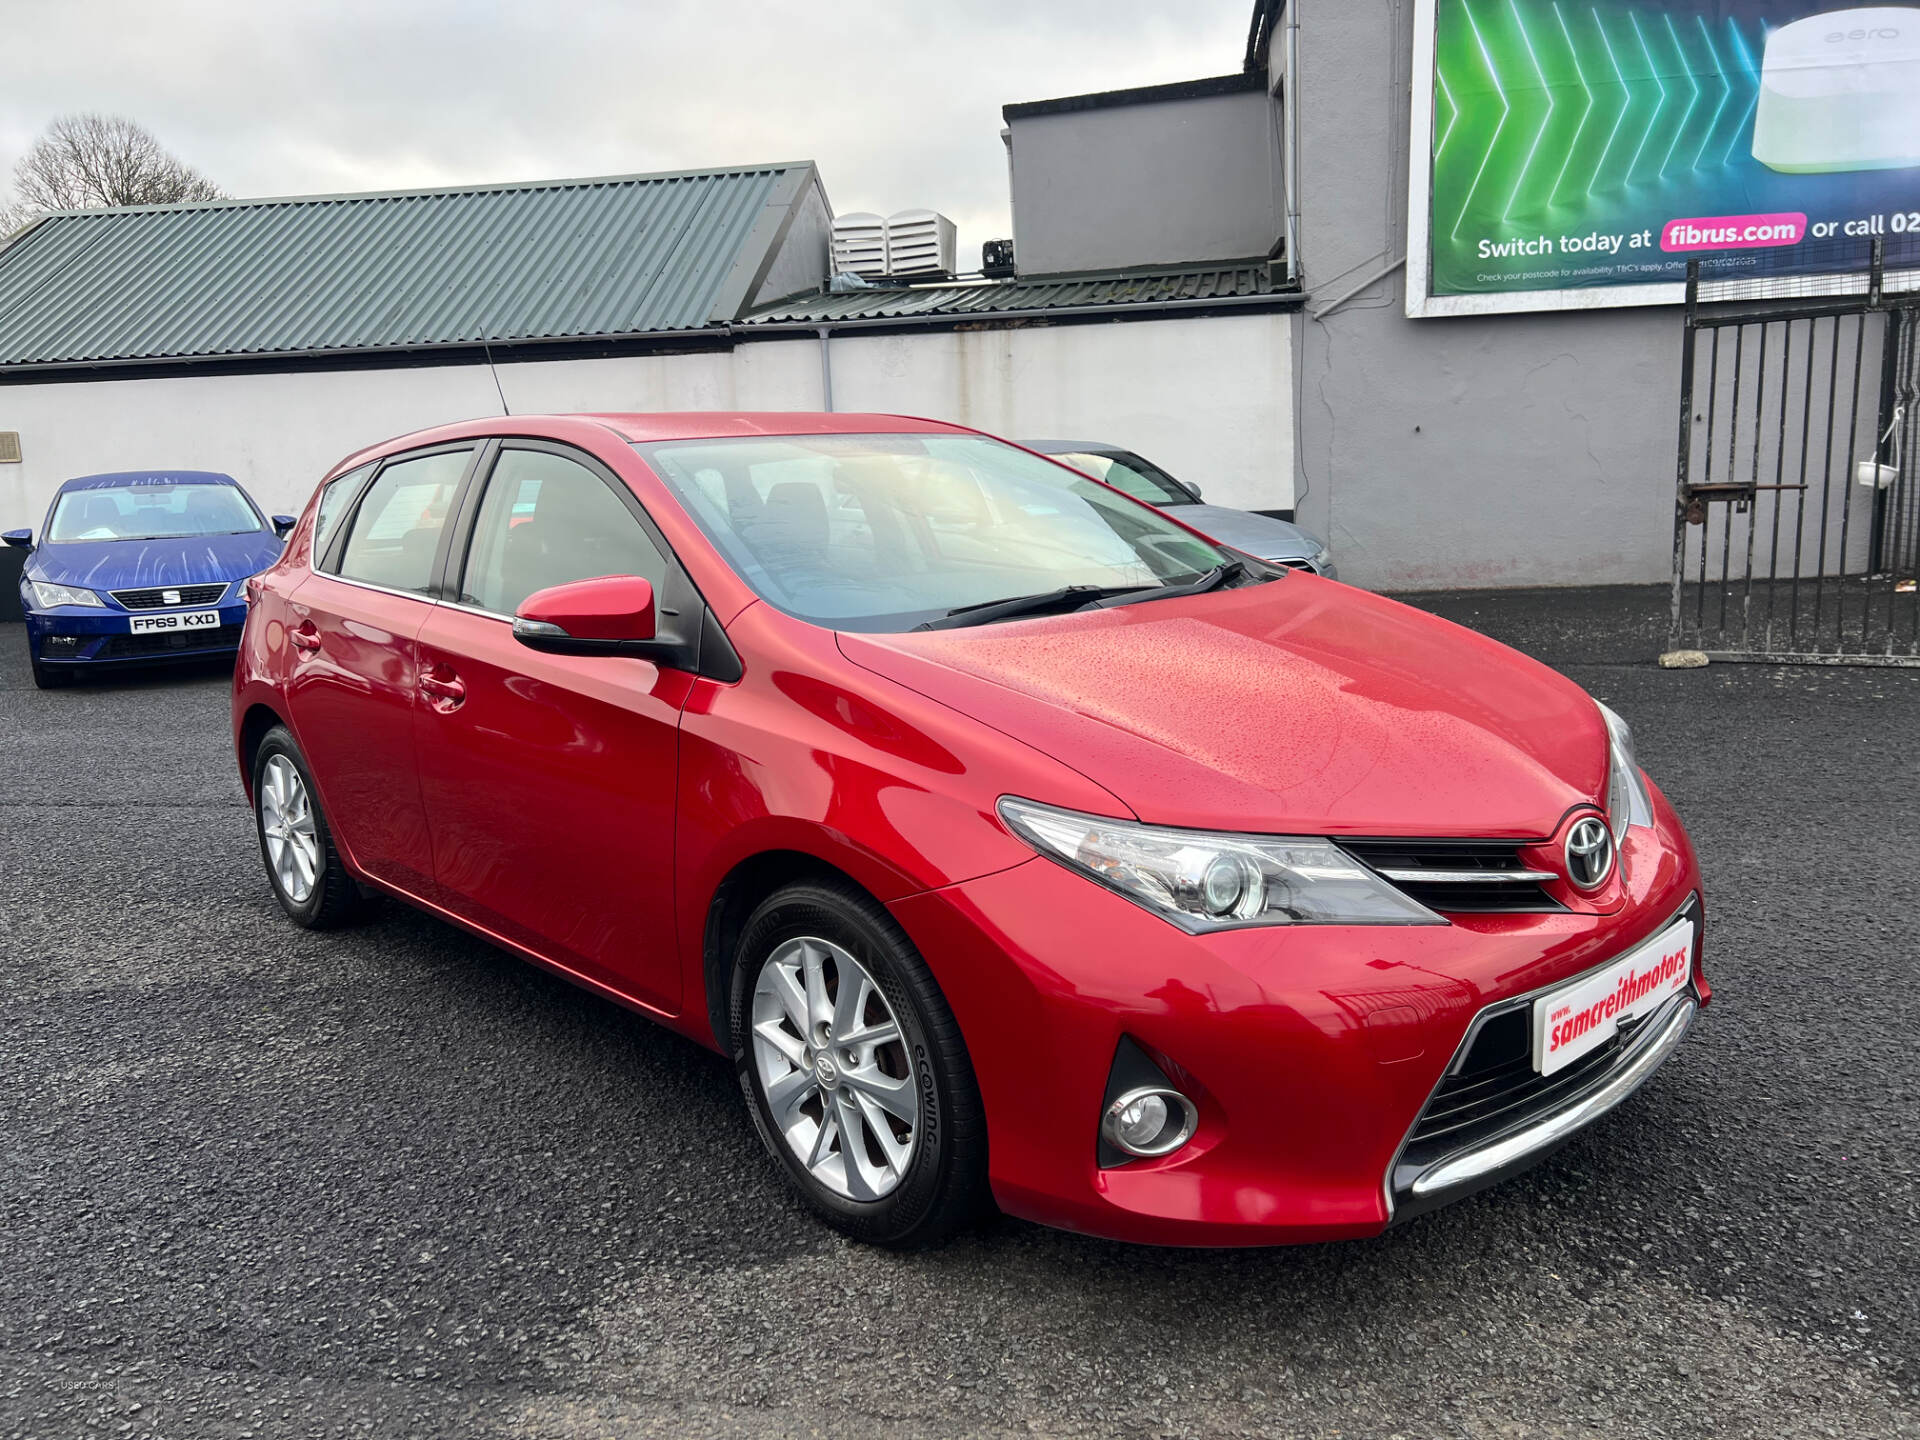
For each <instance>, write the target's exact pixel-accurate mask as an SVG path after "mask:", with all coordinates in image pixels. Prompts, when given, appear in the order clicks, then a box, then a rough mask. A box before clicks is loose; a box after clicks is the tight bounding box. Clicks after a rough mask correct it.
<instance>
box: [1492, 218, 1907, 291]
mask: <svg viewBox="0 0 1920 1440" xmlns="http://www.w3.org/2000/svg"><path fill="white" fill-rule="evenodd" d="M1906 234H1920V210H1896V211H1894V212H1892V213H1891V214H1886V213H1882V214H1874V215H1860V216H1853V217H1851V218H1846V219H1839V220H1813V221H1809V220H1808V218H1807V216H1806V215H1804V214H1801V213H1799V212H1797V211H1795V212H1792V213H1777V214H1768V215H1716V216H1696V217H1688V218H1683V219H1677V220H1669V221H1667V222H1666V223H1665V224H1664V225H1662V226H1660V227H1659V228H1658V229H1655V228H1652V227H1648V228H1645V229H1640V230H1633V231H1626V232H1616V233H1607V232H1604V231H1598V230H1594V231H1588V232H1586V233H1583V234H1560V235H1552V234H1538V235H1527V236H1516V237H1512V238H1509V239H1503V240H1494V239H1491V238H1488V237H1485V236H1483V237H1481V239H1480V240H1479V242H1478V244H1477V246H1476V251H1477V253H1478V255H1479V258H1480V259H1481V260H1483V261H1499V260H1508V259H1514V260H1518V259H1534V258H1541V259H1544V258H1546V257H1549V256H1551V257H1555V258H1564V259H1565V260H1567V261H1569V262H1572V263H1570V264H1566V265H1559V266H1553V267H1542V268H1537V269H1533V270H1519V269H1517V268H1503V269H1499V270H1496V271H1492V272H1490V273H1487V274H1483V275H1482V276H1480V277H1479V278H1480V279H1481V280H1483V281H1492V280H1502V279H1506V280H1511V279H1515V278H1545V277H1549V276H1554V275H1581V276H1594V277H1598V276H1605V275H1622V274H1635V273H1645V274H1656V275H1664V274H1671V273H1673V272H1675V271H1676V270H1678V269H1679V268H1680V267H1681V266H1682V264H1683V263H1684V262H1683V260H1681V259H1671V260H1669V259H1662V258H1661V257H1662V256H1663V255H1672V256H1685V255H1687V254H1688V253H1689V252H1694V251H1716V252H1724V251H1728V250H1734V251H1738V250H1759V249H1772V248H1776V247H1779V246H1785V245H1798V244H1800V243H1801V242H1802V241H1803V240H1808V239H1813V240H1826V239H1831V238H1833V237H1835V236H1847V237H1853V238H1860V239H1869V238H1871V237H1873V236H1876V235H1906ZM1608 260H1614V261H1617V262H1618V263H1615V264H1607V263H1604V262H1606V261H1608ZM1588 261H1593V262H1597V263H1592V264H1589V263H1585V262H1588ZM1710 263H1711V264H1712V265H1713V267H1714V268H1716V269H1728V268H1737V267H1739V266H1740V265H1741V264H1742V263H1743V261H1742V258H1741V257H1740V256H1738V255H1726V254H1717V255H1716V256H1715V257H1714V259H1713V260H1712V261H1711V262H1710ZM1744 263H1746V264H1751V263H1752V262H1751V261H1750V260H1748V261H1746V262H1744Z"/></svg>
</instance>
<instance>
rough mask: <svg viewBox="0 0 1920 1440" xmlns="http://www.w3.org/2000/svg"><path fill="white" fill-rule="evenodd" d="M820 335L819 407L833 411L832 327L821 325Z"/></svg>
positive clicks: (829, 411) (828, 411) (830, 412)
mask: <svg viewBox="0 0 1920 1440" xmlns="http://www.w3.org/2000/svg"><path fill="white" fill-rule="evenodd" d="M818 333H819V336H820V408H821V409H822V410H825V411H826V412H827V413H828V414H829V415H831V414H832V413H833V327H832V326H831V325H822V326H821V327H820V329H819V331H818Z"/></svg>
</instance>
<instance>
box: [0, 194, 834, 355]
mask: <svg viewBox="0 0 1920 1440" xmlns="http://www.w3.org/2000/svg"><path fill="white" fill-rule="evenodd" d="M807 183H817V177H816V175H815V172H814V168H813V166H812V164H811V162H807V161H801V162H795V163H791V164H780V165H768V166H759V167H745V168H740V169H733V170H714V171H701V172H695V173H676V174H668V175H634V176H617V177H610V178H605V179H593V180H564V181H548V182H539V183H533V184H519V185H495V186H476V187H467V188H459V189H446V190H412V191H402V192H394V193H387V194H378V195H339V196H300V197H291V198H286V199H275V200H243V201H212V202H207V203H203V204H196V205H178V206H163V207H148V208H141V209H126V210H93V211H70V212H64V213H61V214H56V215H51V216H48V217H47V218H46V219H44V220H42V221H41V222H40V223H39V224H38V225H36V226H34V227H33V228H32V229H31V230H29V231H27V232H26V233H25V234H24V235H22V236H21V237H20V238H19V239H18V240H16V241H15V242H14V243H13V244H12V245H9V246H8V247H6V249H5V250H0V367H20V366H35V365H49V364H61V363H74V362H90V361H91V362H98V361H138V360H153V359H161V358H178V357H212V356H260V355H274V354H283V353H304V352H316V351H317V352H326V351H356V350H370V349H371V350H379V349H405V348H414V347H426V346H448V345H460V344H478V343H480V342H482V341H485V342H490V343H494V344H499V343H504V342H512V341H518V340H534V339H565V338H573V337H579V338H588V337H599V336H616V335H634V334H647V333H658V332H662V331H684V330H695V329H699V328H701V327H704V326H707V325H709V324H713V323H715V322H717V321H725V320H730V319H732V318H734V316H733V314H731V313H716V307H717V306H719V305H720V304H721V303H722V301H723V300H724V301H726V302H727V303H728V304H731V305H733V306H735V307H737V306H738V305H740V304H743V303H744V296H745V294H746V293H747V291H746V290H743V289H742V285H741V282H740V280H739V279H738V278H737V277H736V273H735V272H736V266H737V265H738V264H739V263H740V262H742V260H743V259H749V260H757V259H758V258H759V257H749V256H747V255H746V252H747V250H748V249H749V248H750V247H758V248H759V249H762V250H765V249H767V248H769V247H771V246H772V245H773V243H774V242H775V239H776V238H777V222H776V223H775V224H762V223H761V222H762V221H763V219H764V218H765V217H766V216H767V214H768V212H769V209H770V207H773V206H778V205H781V204H784V203H785V202H786V201H787V200H788V199H789V198H791V196H792V195H794V194H795V193H796V191H797V189H798V187H799V186H801V185H804V184H807ZM748 288H749V289H750V287H748Z"/></svg>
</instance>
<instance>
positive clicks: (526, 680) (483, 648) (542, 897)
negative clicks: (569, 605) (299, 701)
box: [415, 440, 692, 1012]
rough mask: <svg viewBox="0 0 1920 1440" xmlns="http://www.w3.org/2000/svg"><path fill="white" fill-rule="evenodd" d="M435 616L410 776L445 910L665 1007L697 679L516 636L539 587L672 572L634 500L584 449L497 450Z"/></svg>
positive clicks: (674, 1003)
mask: <svg viewBox="0 0 1920 1440" xmlns="http://www.w3.org/2000/svg"><path fill="white" fill-rule="evenodd" d="M461 508H462V511H463V515H464V516H465V517H467V518H465V519H463V521H462V523H461V525H460V527H459V528H460V530H462V531H463V532H466V534H467V535H468V536H470V538H461V539H456V540H455V542H454V548H455V551H456V552H458V553H455V554H453V555H451V556H450V558H449V562H448V569H447V575H448V578H447V588H446V590H445V591H444V592H443V603H442V604H441V605H439V606H438V607H436V608H435V609H434V610H433V611H432V613H431V614H430V615H429V616H428V617H427V620H426V623H425V625H424V626H423V627H422V629H421V631H420V636H419V641H420V643H419V666H420V685H421V689H422V699H421V701H420V703H419V708H418V709H417V710H416V711H415V725H416V727H417V734H418V737H419V738H418V753H419V756H420V780H421V787H422V794H423V800H424V804H425V808H426V815H427V820H428V823H429V825H430V827H431V830H432V834H433V854H434V864H435V874H436V877H437V880H438V883H439V888H440V891H441V893H442V895H443V896H444V897H445V898H444V902H443V903H445V904H447V905H448V906H449V907H451V908H453V909H455V910H456V911H458V912H459V913H461V914H463V915H465V916H466V917H467V918H469V919H471V920H472V921H474V922H475V923H476V924H479V925H482V926H485V927H486V928H487V929H490V930H492V931H494V932H495V933H497V934H500V935H503V936H505V937H506V938H508V939H510V940H513V941H516V942H517V943H519V944H522V945H525V946H527V947H528V948H529V949H532V950H534V951H535V952H537V953H539V954H541V955H543V956H545V957H546V958H548V959H550V960H552V961H554V962H556V963H558V964H560V965H563V966H565V967H566V968H568V969H570V970H574V971H577V972H579V973H580V974H583V975H586V976H588V977H590V978H592V979H595V980H598V981H600V982H602V983H604V984H607V985H610V986H612V987H614V988H615V989H617V990H619V991H621V992H622V993H624V994H627V995H630V996H632V997H634V998H635V999H638V1000H641V1001H643V1002H645V1003H647V1004H650V1005H653V1006H655V1007H657V1008H659V1009H662V1010H665V1011H668V1012H673V1011H676V1010H678V1008H679V1005H680V999H681V996H680V989H681V987H680V978H679V967H678V962H677V957H676V954H675V946H674V908H673V807H674V785H675V772H676V767H677V763H678V753H679V722H680V707H681V706H682V705H683V704H684V703H685V702H686V698H687V694H688V691H689V689H690V688H691V685H692V677H691V676H689V675H687V674H686V673H684V672H682V671H678V670H672V669H663V668H662V667H660V666H657V665H655V664H653V663H652V662H651V661H648V660H642V659H638V658H635V657H632V656H579V655H546V654H541V653H540V652H538V651H534V650H529V649H527V648H526V647H525V646H524V645H522V644H520V643H519V642H518V641H517V640H515V639H514V638H513V629H512V625H513V621H512V617H513V614H514V612H515V611H516V610H517V609H518V608H519V606H520V602H521V601H523V600H525V599H526V597H527V596H528V595H530V594H532V593H533V592H534V591H535V590H543V589H545V588H547V587H548V586H550V585H559V584H562V583H565V582H567V581H571V580H590V579H594V578H597V577H599V576H603V575H639V576H642V577H644V578H646V579H648V580H650V581H652V582H653V586H654V591H655V594H656V595H660V594H662V593H663V592H664V591H666V588H667V587H665V586H664V585H663V581H664V580H665V578H666V574H667V569H668V566H669V564H670V563H672V562H671V561H670V560H669V558H668V556H667V554H666V550H665V545H664V543H663V542H662V541H661V540H660V539H659V538H658V532H657V531H655V530H654V528H653V526H652V524H651V522H650V521H649V520H647V519H646V516H645V512H644V511H643V510H642V509H641V507H640V504H639V501H638V500H636V499H635V498H634V496H633V493H632V492H631V491H630V490H629V489H627V487H626V486H625V485H624V484H623V483H621V481H620V480H619V479H618V478H617V477H616V476H615V475H614V474H613V473H612V472H611V471H610V470H608V469H607V468H606V467H605V466H603V465H601V464H600V463H599V462H598V461H597V460H594V459H593V458H592V457H590V456H588V455H586V454H584V453H583V452H581V451H578V450H573V449H571V448H569V447H566V446H560V445H552V444H546V443H543V442H539V441H531V440H509V441H505V442H503V443H502V446H501V448H500V450H499V453H498V458H497V460H495V461H494V463H493V465H492V472H491V474H490V476H489V477H488V479H487V481H486V483H485V485H484V487H483V488H478V490H477V494H476V495H473V496H470V497H469V499H468V500H467V501H466V502H465V503H464V504H463V505H462V507H461Z"/></svg>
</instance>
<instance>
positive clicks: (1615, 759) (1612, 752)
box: [1593, 700, 1653, 844]
mask: <svg viewBox="0 0 1920 1440" xmlns="http://www.w3.org/2000/svg"><path fill="white" fill-rule="evenodd" d="M1593 703H1594V704H1595V705H1599V706H1600V718H1601V719H1603V720H1605V721H1606V722H1607V750H1608V752H1609V759H1608V773H1607V818H1608V820H1609V821H1611V822H1612V825H1613V838H1614V842H1615V843H1616V844H1617V843H1619V842H1620V841H1622V840H1625V839H1626V838H1627V827H1628V826H1630V825H1639V826H1642V827H1644V828H1649V829H1650V828H1652V825H1653V796H1651V795H1649V794H1648V793H1647V780H1646V777H1645V776H1644V775H1642V774H1641V773H1640V764H1639V762H1638V761H1637V760H1635V759H1634V758H1633V731H1632V730H1631V729H1629V728H1628V726H1627V722H1626V721H1624V720H1622V719H1621V718H1620V717H1619V716H1618V715H1616V714H1614V713H1613V711H1611V710H1609V709H1608V708H1607V707H1606V706H1604V705H1600V702H1599V701H1598V700H1596V701H1594V702H1593Z"/></svg>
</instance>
